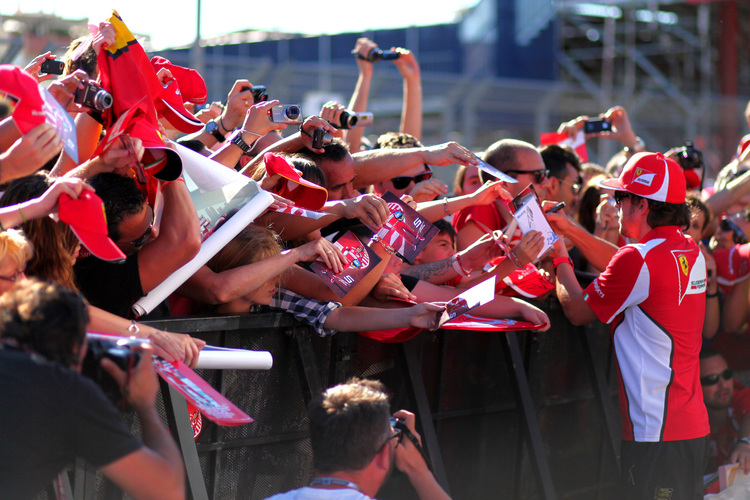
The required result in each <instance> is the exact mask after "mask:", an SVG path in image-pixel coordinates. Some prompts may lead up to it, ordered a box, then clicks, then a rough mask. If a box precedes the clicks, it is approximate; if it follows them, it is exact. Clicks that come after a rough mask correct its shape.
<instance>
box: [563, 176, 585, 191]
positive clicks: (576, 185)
mask: <svg viewBox="0 0 750 500" xmlns="http://www.w3.org/2000/svg"><path fill="white" fill-rule="evenodd" d="M560 182H561V183H562V184H569V185H570V189H571V190H572V191H573V194H579V193H580V192H581V188H582V187H583V179H581V178H580V177H579V178H578V179H576V181H575V182H573V181H569V180H566V179H560Z"/></svg>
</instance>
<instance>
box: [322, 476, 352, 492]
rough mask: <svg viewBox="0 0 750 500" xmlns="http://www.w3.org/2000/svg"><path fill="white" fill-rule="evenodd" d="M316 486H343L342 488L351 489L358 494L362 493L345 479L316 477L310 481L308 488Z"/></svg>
mask: <svg viewBox="0 0 750 500" xmlns="http://www.w3.org/2000/svg"><path fill="white" fill-rule="evenodd" d="M316 485H322V486H331V485H336V486H343V487H344V488H351V489H353V490H357V491H359V492H360V493H362V490H360V489H359V486H357V485H356V484H354V483H353V482H351V481H347V480H346V479H339V478H337V477H316V478H315V479H313V480H312V481H310V486H316Z"/></svg>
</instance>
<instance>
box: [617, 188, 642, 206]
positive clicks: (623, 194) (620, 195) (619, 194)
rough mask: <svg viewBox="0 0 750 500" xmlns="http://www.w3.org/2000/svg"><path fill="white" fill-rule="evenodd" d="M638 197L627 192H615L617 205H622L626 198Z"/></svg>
mask: <svg viewBox="0 0 750 500" xmlns="http://www.w3.org/2000/svg"><path fill="white" fill-rule="evenodd" d="M636 196H637V195H634V194H633V193H629V192H627V191H615V194H614V195H613V198H614V199H615V205H622V200H624V199H625V198H635V197H636Z"/></svg>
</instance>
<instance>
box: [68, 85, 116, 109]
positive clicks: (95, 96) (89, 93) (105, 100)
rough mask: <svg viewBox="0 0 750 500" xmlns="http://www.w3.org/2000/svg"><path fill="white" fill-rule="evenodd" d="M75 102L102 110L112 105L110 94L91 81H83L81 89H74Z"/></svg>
mask: <svg viewBox="0 0 750 500" xmlns="http://www.w3.org/2000/svg"><path fill="white" fill-rule="evenodd" d="M75 102H77V103H78V104H80V105H82V106H86V107H87V108H91V109H95V110H97V111H104V110H105V109H108V108H110V107H111V106H112V94H110V93H109V92H107V91H106V90H104V89H103V88H101V87H100V86H99V85H97V84H95V83H91V82H83V88H82V89H76V97H75Z"/></svg>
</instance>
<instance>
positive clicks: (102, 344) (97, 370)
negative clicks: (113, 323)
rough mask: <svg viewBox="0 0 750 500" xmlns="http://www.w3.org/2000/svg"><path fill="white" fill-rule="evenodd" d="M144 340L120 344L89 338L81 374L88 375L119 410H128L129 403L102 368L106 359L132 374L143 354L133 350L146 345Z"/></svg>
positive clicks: (113, 380) (121, 342) (120, 340)
mask: <svg viewBox="0 0 750 500" xmlns="http://www.w3.org/2000/svg"><path fill="white" fill-rule="evenodd" d="M144 343H145V342H144V340H143V339H136V338H133V339H119V340H118V342H113V341H111V340H106V339H102V338H99V337H89V339H88V349H87V351H86V357H85V358H83V366H82V368H81V373H82V374H83V375H86V376H87V377H89V378H90V379H92V380H93V381H94V382H96V383H97V385H98V386H99V387H101V389H102V391H104V394H105V395H106V396H107V398H109V400H110V401H112V403H113V404H114V405H115V406H116V407H117V408H119V409H121V410H125V409H127V406H128V405H127V403H126V401H125V398H124V397H123V396H122V392H121V391H120V386H118V385H117V382H116V381H115V379H113V378H112V376H111V375H110V374H109V373H107V372H106V371H105V370H104V368H102V365H101V361H102V359H104V358H107V359H110V360H112V361H113V362H114V363H115V364H116V365H117V366H118V367H119V368H120V369H121V370H123V371H125V372H126V373H127V374H128V378H130V374H131V372H132V371H133V369H134V368H135V365H137V364H138V361H139V360H140V359H141V354H140V353H139V352H137V351H134V350H133V348H135V347H139V346H142V345H144Z"/></svg>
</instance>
